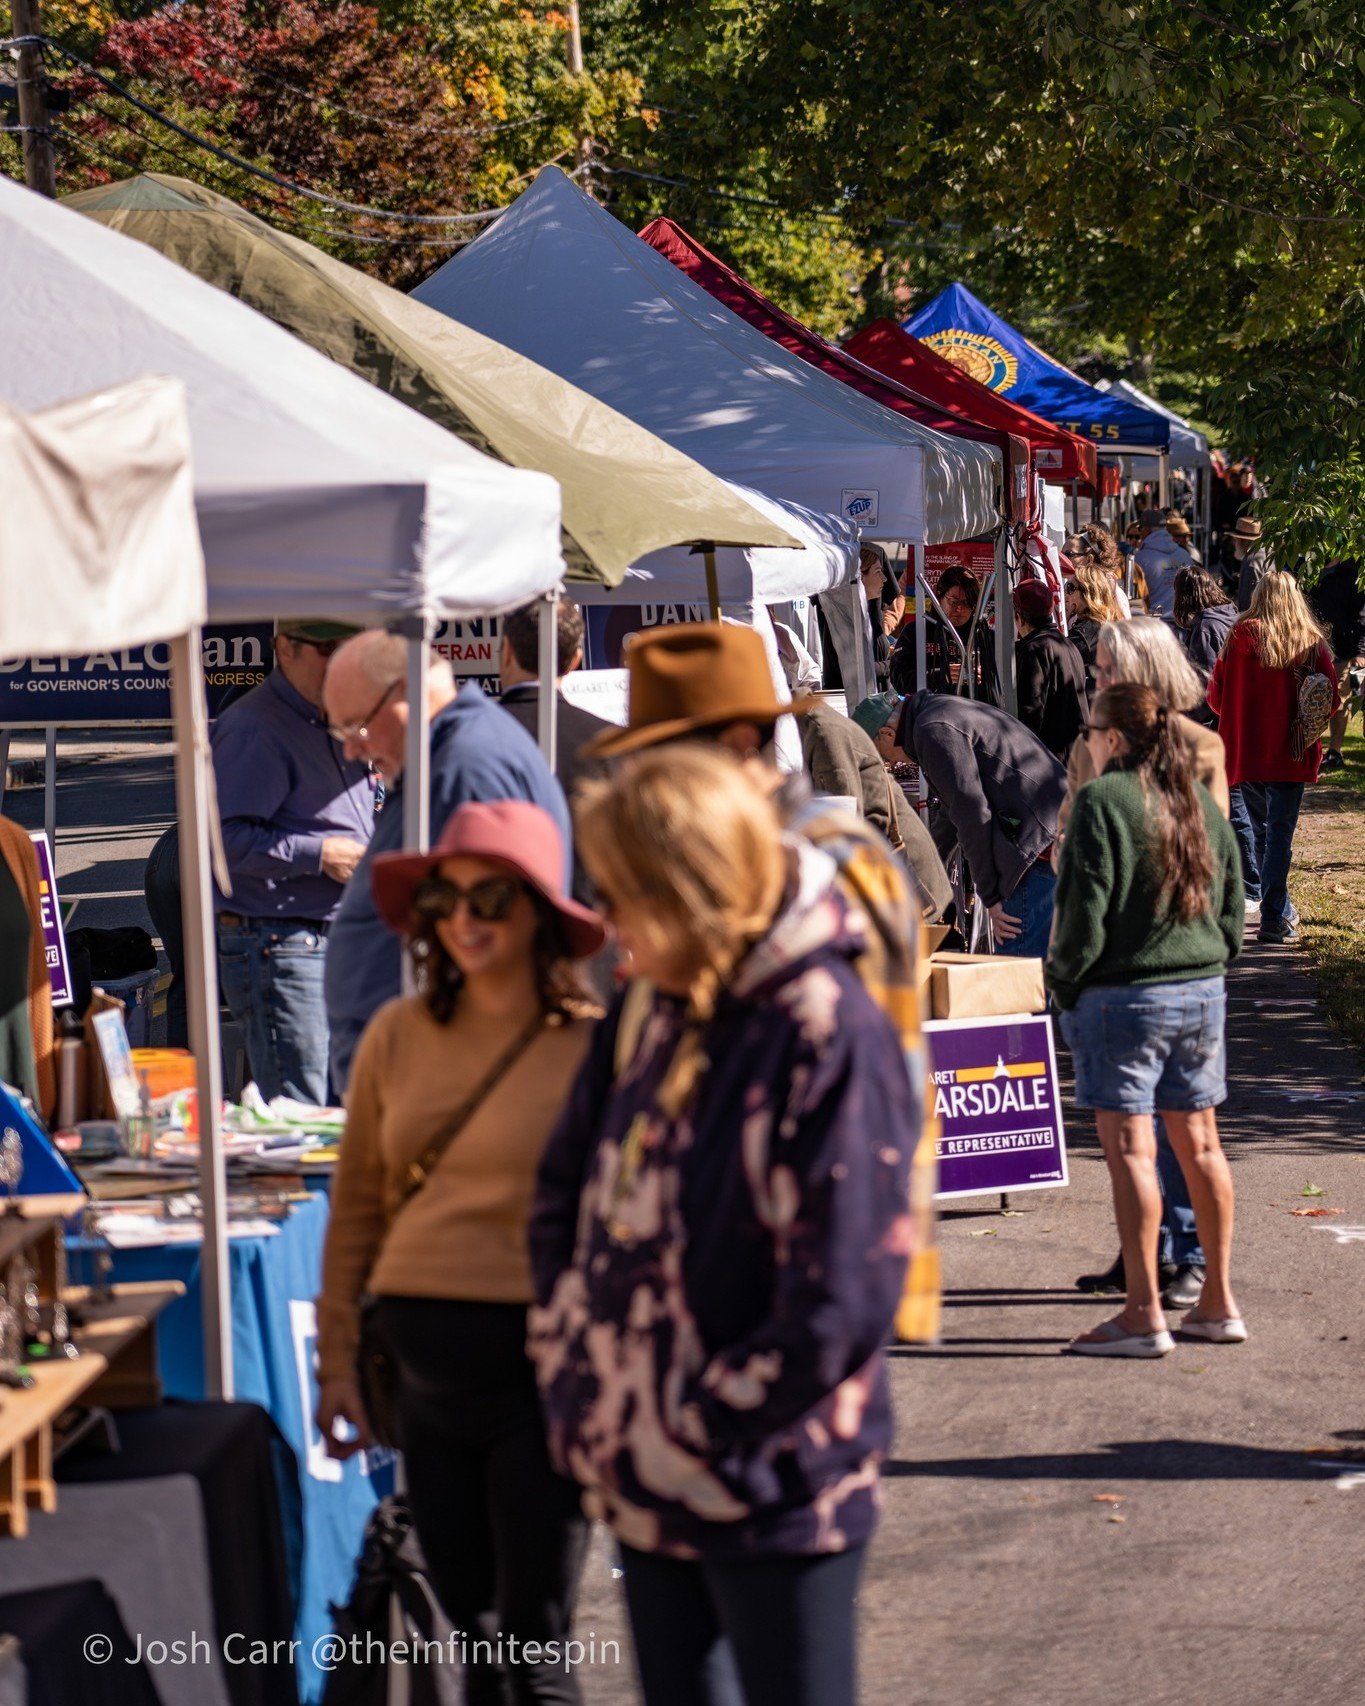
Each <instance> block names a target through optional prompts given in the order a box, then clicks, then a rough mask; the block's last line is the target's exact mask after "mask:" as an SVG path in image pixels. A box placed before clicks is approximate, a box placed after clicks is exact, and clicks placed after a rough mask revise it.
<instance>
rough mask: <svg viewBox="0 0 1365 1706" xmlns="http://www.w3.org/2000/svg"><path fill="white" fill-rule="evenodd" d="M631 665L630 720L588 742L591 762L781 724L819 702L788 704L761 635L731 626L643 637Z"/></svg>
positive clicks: (804, 698) (680, 627)
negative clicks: (733, 726)
mask: <svg viewBox="0 0 1365 1706" xmlns="http://www.w3.org/2000/svg"><path fill="white" fill-rule="evenodd" d="M625 661H626V669H627V670H628V671H629V674H630V722H629V724H628V725H627V726H626V727H625V728H623V729H609V730H608V731H607V732H606V733H605V734H600V735H598V736H597V737H596V739H594V740H591V741H589V742H588V744H587V745H586V746H585V747H584V748H583V752H584V754H585V755H586V756H589V757H592V758H615V757H618V756H619V755H620V754H621V753H625V752H636V751H638V750H639V749H640V748H641V747H646V746H658V745H659V744H660V743H661V742H662V741H666V740H677V739H678V738H679V736H681V735H690V734H698V733H700V732H701V731H702V730H703V729H719V728H724V727H725V726H726V725H727V724H728V723H759V724H763V723H775V722H776V721H777V719H778V718H779V717H780V716H782V714H783V713H784V712H786V711H791V712H792V713H794V714H795V715H796V716H798V717H799V716H800V715H801V713H802V712H803V711H806V710H808V709H809V708H810V706H811V705H813V704H814V703H815V697H814V695H813V694H809V693H807V694H803V695H801V696H800V697H798V698H796V699H793V700H792V702H791V704H790V705H784V704H782V703H781V701H780V700H779V699H778V697H777V690H776V689H775V688H774V686H773V678H772V673H771V671H770V670H769V668H768V654H767V652H766V651H765V650H764V649H763V641H762V639H761V637H760V636H759V635H758V634H756V633H755V632H754V630H753V629H752V628H741V627H738V626H736V625H734V624H732V623H728V622H680V623H678V624H677V625H676V626H675V627H670V628H659V629H657V630H655V631H654V632H653V633H648V634H638V635H636V636H635V638H634V639H633V640H632V641H631V642H630V644H629V645H628V646H627V647H626V660H625Z"/></svg>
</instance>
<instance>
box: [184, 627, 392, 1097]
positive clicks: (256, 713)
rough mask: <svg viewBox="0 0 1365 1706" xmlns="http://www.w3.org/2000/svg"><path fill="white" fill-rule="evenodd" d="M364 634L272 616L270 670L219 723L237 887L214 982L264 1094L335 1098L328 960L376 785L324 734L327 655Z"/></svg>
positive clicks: (219, 761) (219, 770) (228, 840)
mask: <svg viewBox="0 0 1365 1706" xmlns="http://www.w3.org/2000/svg"><path fill="white" fill-rule="evenodd" d="M358 632H359V630H358V629H356V628H354V627H352V626H349V625H348V624H346V623H342V622H319V621H313V620H312V619H311V618H310V619H307V620H304V619H299V620H293V619H285V620H282V621H279V622H277V623H276V624H275V643H274V657H275V667H274V669H273V670H272V671H271V672H270V674H269V675H268V676H267V677H266V678H265V680H264V681H263V682H262V683H261V684H260V686H259V687H254V688H252V689H251V691H250V692H249V693H246V694H244V695H243V697H242V698H240V699H238V700H236V701H235V702H234V703H233V704H231V705H229V706H228V707H227V709H226V710H224V711H223V712H222V713H221V714H220V715H219V717H218V718H217V720H216V721H215V723H214V725H213V735H212V748H213V768H214V777H215V780H216V782H217V787H218V811H219V815H220V817H221V819H222V825H223V850H224V852H225V854H226V856H227V868H228V874H229V876H230V877H231V879H232V892H231V894H222V893H219V894H218V895H217V896H216V910H217V917H218V974H219V981H220V983H221V986H222V990H223V996H224V998H225V1000H226V1001H227V1004H228V1008H229V1011H230V1012H231V1013H232V1016H233V1018H234V1019H235V1020H236V1021H237V1022H238V1024H239V1025H241V1026H242V1029H243V1031H244V1032H245V1036H246V1051H247V1058H248V1061H249V1063H250V1068H251V1076H252V1077H253V1079H254V1080H255V1082H256V1086H257V1088H258V1089H259V1090H260V1092H261V1094H262V1095H263V1096H264V1097H265V1098H266V1099H267V1101H268V1100H270V1098H271V1097H274V1096H280V1095H285V1096H294V1097H297V1098H298V1099H299V1100H301V1101H305V1102H316V1103H324V1104H325V1103H326V1102H328V1101H329V1100H330V1090H329V1082H328V1071H327V1054H328V1041H327V1012H326V1007H325V1004H324V1001H323V993H322V980H323V964H324V959H325V956H326V952H327V936H328V931H329V930H330V928H331V924H332V920H333V919H334V918H335V917H336V914H337V909H338V908H339V906H340V905H341V896H342V890H343V888H344V886H345V884H346V882H347V880H348V879H349V878H350V876H351V874H352V873H353V872H354V871H355V869H356V867H357V865H358V864H359V863H360V860H361V859H362V858H363V857H364V853H365V848H366V846H367V844H368V842H369V839H370V832H371V829H372V828H373V825H374V787H373V784H372V782H371V780H370V776H369V772H368V770H367V767H366V766H365V764H364V763H363V762H361V761H360V760H359V759H358V758H357V757H356V756H355V755H354V754H344V753H343V752H342V750H341V748H340V746H339V745H338V743H337V742H336V741H335V740H334V739H333V737H332V735H331V734H330V733H329V731H328V728H327V720H326V717H325V716H324V715H323V711H322V683H323V677H324V675H325V673H326V670H327V665H328V660H329V658H330V657H331V655H332V653H333V652H335V651H336V650H337V648H338V647H339V646H340V645H341V644H342V643H343V641H345V640H347V639H349V638H350V637H351V636H352V635H354V634H356V633H358ZM172 910H174V909H172ZM171 945H172V944H171V943H170V942H169V941H168V943H167V946H168V947H170V946H171Z"/></svg>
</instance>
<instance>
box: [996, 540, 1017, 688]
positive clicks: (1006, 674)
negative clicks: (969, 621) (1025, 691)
mask: <svg viewBox="0 0 1365 1706" xmlns="http://www.w3.org/2000/svg"><path fill="white" fill-rule="evenodd" d="M1008 544H1009V542H1008V540H1007V538H1006V535H1005V532H1004V530H1003V529H1002V530H1001V531H1000V532H999V533H998V534H997V535H996V540H995V673H996V675H997V676H998V677H999V679H1000V698H1001V702H1002V703H1003V705H1004V707H1005V709H1006V710H1007V711H1009V712H1011V713H1013V711H1014V699H1015V693H1014V646H1013V644H1012V643H1010V641H1011V636H1010V633H1009V629H1008V628H1007V626H1006V618H1005V607H1006V605H1009V608H1010V615H1011V617H1012V616H1013V614H1014V606H1013V605H1012V604H1011V603H1010V595H1011V593H1012V592H1013V590H1014V589H1013V587H1011V585H1010V568H1009V551H1008Z"/></svg>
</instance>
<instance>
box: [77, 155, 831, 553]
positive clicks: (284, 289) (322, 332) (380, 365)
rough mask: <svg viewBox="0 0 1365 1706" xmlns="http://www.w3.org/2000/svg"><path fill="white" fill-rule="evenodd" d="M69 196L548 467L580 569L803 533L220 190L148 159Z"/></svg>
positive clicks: (570, 389)
mask: <svg viewBox="0 0 1365 1706" xmlns="http://www.w3.org/2000/svg"><path fill="white" fill-rule="evenodd" d="M66 202H67V205H68V206H69V207H72V208H74V209H75V210H76V211H78V212H80V213H84V214H86V215H87V216H88V217H90V218H92V219H96V220H99V221H100V222H101V223H102V224H104V225H108V226H111V227H112V228H113V229H115V230H117V231H121V232H123V233H124V234H125V235H127V236H129V237H135V238H137V239H139V240H140V241H141V242H144V243H146V244H148V245H149V246H150V247H151V248H153V249H157V250H159V251H160V252H161V253H162V254H163V255H166V256H167V257H168V258H169V259H171V260H173V261H176V262H178V263H179V264H180V265H181V266H183V267H184V268H185V269H186V270H187V271H189V272H192V273H194V274H196V275H197V276H198V277H199V278H201V279H204V280H206V281H207V282H208V283H210V284H213V285H217V286H218V287H219V288H220V289H222V290H226V291H228V292H229V293H230V294H231V295H233V296H236V297H239V298H240V299H241V300H242V301H243V302H246V303H247V304H249V306H251V307H252V308H255V309H257V310H258V311H259V312H260V313H262V314H265V315H266V316H267V317H268V318H269V319H271V320H274V321H275V322H276V323H277V324H278V325H280V326H283V327H284V328H285V329H286V330H287V331H290V332H292V333H294V335H295V336H296V337H298V338H301V339H302V340H303V342H304V343H307V344H311V345H312V347H313V348H314V349H316V350H320V351H321V352H322V353H323V354H324V355H328V356H331V357H332V359H333V360H334V361H337V362H339V363H340V364H341V365H342V366H343V367H347V368H350V369H351V371H352V372H354V373H358V374H360V375H361V376H362V377H363V378H365V379H368V380H370V381H371V383H372V384H374V385H377V386H378V387H379V389H380V390H382V391H387V392H388V393H389V395H390V396H393V397H397V398H399V399H400V400H401V401H402V402H405V403H408V404H410V405H411V406H412V407H413V408H414V409H417V410H418V411H419V412H420V413H422V414H424V415H426V416H427V417H428V418H429V419H431V420H434V421H436V422H437V423H438V424H439V425H441V426H444V427H446V428H448V429H449V430H450V431H451V432H453V433H455V434H457V435H458V436H459V437H460V438H462V439H464V440H465V441H466V443H469V444H472V445H474V446H475V447H476V448H477V449H479V450H482V451H484V452H486V453H487V454H488V455H490V456H494V457H497V458H498V459H499V460H501V461H503V462H506V463H510V464H511V465H512V466H513V467H517V468H534V469H538V470H539V471H540V472H542V473H546V474H551V475H553V476H554V478H555V479H556V480H558V481H559V484H560V487H561V489H562V492H563V526H564V539H563V546H564V558H565V561H566V563H567V564H568V567H569V574H570V578H571V579H579V580H592V581H600V582H603V583H605V584H606V585H608V586H614V585H616V584H617V583H618V582H619V581H620V580H621V577H622V576H623V575H624V573H625V571H626V569H627V568H628V567H629V566H630V564H632V563H634V562H637V561H639V559H640V558H641V557H644V556H646V555H647V554H648V553H649V552H651V551H656V550H660V549H662V548H663V547H665V546H669V545H687V544H701V543H707V544H713V545H765V546H778V547H794V546H798V545H799V544H800V541H798V540H797V539H796V538H794V537H793V536H792V535H791V534H790V533H788V532H786V531H785V530H784V529H783V528H782V527H781V526H780V525H779V524H778V523H777V522H776V521H774V520H773V519H772V518H771V517H769V516H767V515H764V514H762V513H760V511H759V510H757V509H756V508H755V507H754V506H753V505H751V504H750V503H748V502H747V500H746V499H745V498H744V497H743V496H741V494H740V493H739V491H737V490H736V489H735V488H734V487H733V486H731V485H729V484H728V483H727V482H726V481H724V480H722V479H720V478H718V477H717V476H716V475H714V474H712V473H710V472H708V470H706V469H705V468H703V467H702V466H701V464H700V463H698V462H694V461H693V460H692V458H691V457H690V456H687V455H685V454H683V453H682V452H681V451H678V450H675V449H673V447H672V446H671V445H669V444H666V443H664V441H663V440H662V439H660V438H656V437H655V436H654V434H653V433H651V432H649V431H647V430H646V429H645V428H644V427H640V426H637V425H636V424H635V422H634V421H631V420H627V418H626V417H625V416H624V415H621V414H618V413H617V412H616V410H615V409H612V408H610V407H609V406H608V405H606V404H604V403H600V402H598V401H597V400H596V398H594V397H590V396H588V394H587V393H586V392H584V391H580V390H579V389H578V388H577V387H576V386H574V385H571V384H569V383H568V381H566V380H564V379H561V378H559V377H558V375H556V374H553V373H550V372H549V371H548V370H547V369H545V368H543V367H540V366H538V365H537V364H536V363H535V362H533V361H529V360H527V358H526V357H525V356H522V355H518V354H517V353H516V352H515V351H513V350H510V349H506V348H504V347H503V345H501V344H498V343H494V342H493V340H492V339H491V338H486V337H484V336H482V335H481V334H480V333H478V332H475V331H471V330H470V329H469V328H468V327H466V326H463V325H461V324H460V323H459V322H458V321H455V320H452V319H450V317H449V316H448V315H445V314H441V313H438V312H437V311H436V310H435V309H432V308H426V307H424V306H423V305H422V304H421V303H419V302H414V301H413V300H412V298H411V297H408V296H405V295H404V294H403V293H402V291H399V290H394V289H392V288H390V287H389V286H388V285H386V284H381V283H379V281H378V280H376V279H373V278H370V277H369V276H368V275H367V274H365V273H362V272H359V271H357V270H356V269H355V268H354V267H348V266H346V265H345V264H344V263H343V262H341V261H338V260H335V259H333V257H332V256H330V255H327V254H324V253H323V252H322V250H320V249H316V248H314V247H313V246H312V245H311V244H309V243H305V242H302V241H301V240H300V239H298V238H297V237H291V236H289V235H288V234H287V233H285V232H283V231H278V230H276V229H275V228H274V227H273V226H270V225H267V224H265V223H264V222H263V221H262V220H260V219H257V218H255V217H254V215H252V214H250V213H248V212H247V211H246V210H245V209H244V208H241V207H238V205H237V204H236V203H235V202H233V201H231V200H229V199H228V198H227V197H226V196H222V195H218V194H216V193H215V192H214V191H213V190H208V189H205V188H203V186H202V185H200V184H195V183H191V182H190V181H189V180H188V179H186V178H177V177H169V176H165V175H163V174H161V173H159V172H149V173H144V174H142V175H140V176H138V177H133V178H125V179H122V180H121V181H119V182H117V183H112V184H106V185H103V186H101V187H100V188H98V189H91V190H83V191H81V192H80V193H79V194H77V195H73V196H68V197H67V198H66Z"/></svg>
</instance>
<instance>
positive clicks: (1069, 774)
mask: <svg viewBox="0 0 1365 1706" xmlns="http://www.w3.org/2000/svg"><path fill="white" fill-rule="evenodd" d="M1120 681H1136V682H1140V683H1141V684H1142V685H1143V686H1144V687H1150V688H1151V689H1152V691H1153V692H1154V693H1155V694H1156V696H1157V698H1158V699H1159V700H1160V701H1161V703H1162V704H1163V705H1164V706H1165V707H1166V709H1167V710H1168V711H1175V712H1177V713H1179V715H1177V716H1176V719H1175V726H1176V730H1177V732H1178V733H1179V734H1180V735H1181V736H1182V737H1183V738H1184V741H1185V744H1186V745H1187V746H1188V748H1189V753H1190V762H1191V763H1192V764H1193V766H1194V775H1195V780H1196V781H1198V782H1202V783H1203V784H1204V786H1205V787H1206V788H1207V789H1208V791H1209V793H1210V794H1212V795H1213V800H1214V804H1215V805H1216V806H1217V807H1218V809H1219V811H1220V812H1222V814H1223V816H1224V817H1226V816H1227V815H1228V776H1227V767H1226V765H1225V763H1224V758H1223V743H1222V741H1221V740H1220V739H1219V737H1218V735H1217V734H1216V733H1215V731H1214V730H1213V729H1206V728H1203V727H1201V726H1200V724H1198V723H1196V722H1194V721H1193V719H1192V718H1190V717H1188V716H1186V715H1185V714H1184V713H1185V712H1187V711H1192V710H1194V709H1195V707H1196V706H1198V705H1201V704H1202V703H1203V702H1204V689H1203V686H1202V685H1201V683H1200V680H1199V677H1198V675H1197V674H1196V673H1195V669H1194V666H1193V664H1191V662H1190V660H1189V658H1188V657H1187V656H1186V655H1185V648H1184V647H1183V646H1182V645H1181V643H1180V641H1179V639H1178V638H1177V637H1176V635H1175V633H1174V632H1173V630H1172V629H1171V627H1170V626H1169V624H1167V623H1165V622H1163V621H1162V620H1161V618H1160V617H1159V616H1133V617H1130V618H1129V620H1128V621H1126V622H1105V623H1104V624H1103V625H1102V626H1101V628H1100V636H1099V641H1098V643H1097V644H1096V647H1095V686H1096V688H1097V689H1098V690H1099V691H1101V692H1103V690H1104V689H1105V688H1106V687H1113V686H1115V685H1116V684H1117V683H1118V682H1120ZM1095 776H1096V771H1095V767H1094V764H1093V763H1092V761H1091V758H1090V749H1089V746H1088V744H1087V742H1085V741H1083V740H1078V741H1076V742H1075V743H1074V744H1073V745H1072V748H1071V753H1070V756H1069V759H1068V762H1067V767H1066V799H1065V800H1064V801H1063V803H1062V811H1061V816H1060V818H1059V820H1058V827H1059V829H1061V830H1062V831H1063V832H1065V829H1066V823H1067V819H1068V818H1069V817H1070V816H1071V808H1072V806H1073V805H1074V804H1075V800H1076V795H1077V793H1078V791H1079V790H1080V789H1081V788H1083V787H1084V786H1085V784H1086V783H1087V782H1093V781H1094V779H1095Z"/></svg>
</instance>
